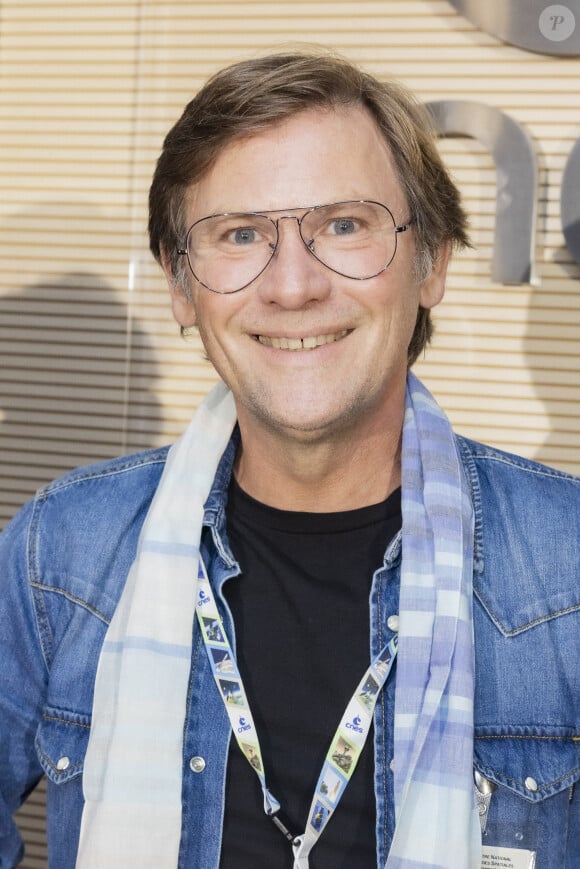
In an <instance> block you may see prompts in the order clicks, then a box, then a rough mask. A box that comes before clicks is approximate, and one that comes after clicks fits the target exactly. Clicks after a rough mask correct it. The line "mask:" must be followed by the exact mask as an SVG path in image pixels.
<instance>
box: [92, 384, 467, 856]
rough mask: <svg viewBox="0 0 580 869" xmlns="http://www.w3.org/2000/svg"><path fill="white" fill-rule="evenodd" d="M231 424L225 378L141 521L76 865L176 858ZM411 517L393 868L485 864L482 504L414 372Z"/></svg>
mask: <svg viewBox="0 0 580 869" xmlns="http://www.w3.org/2000/svg"><path fill="white" fill-rule="evenodd" d="M234 424H235V407H234V402H233V399H232V396H231V394H230V393H229V392H228V390H227V389H226V387H225V386H224V385H223V384H218V386H216V387H215V389H214V390H213V391H212V392H211V393H210V395H209V396H208V397H207V398H206V399H205V401H204V402H203V403H202V405H201V406H200V407H199V409H198V410H197V412H196V413H195V415H194V417H193V420H192V422H191V423H190V426H189V427H188V429H187V431H186V432H185V434H184V435H183V436H182V437H181V438H180V439H179V440H178V441H177V443H176V444H175V445H174V446H173V447H172V448H171V450H170V451H169V455H168V458H167V464H166V467H165V470H164V473H163V476H162V478H161V481H160V483H159V486H158V488H157V491H156V494H155V497H154V499H153V502H152V504H151V507H150V509H149V512H148V514H147V517H146V519H145V522H144V524H143V528H142V530H141V535H140V538H139V544H138V548H137V554H136V557H135V561H134V563H133V565H132V567H131V570H130V572H129V576H128V578H127V582H126V585H125V588H124V590H123V593H122V595H121V599H120V601H119V604H118V606H117V609H116V611H115V614H114V617H113V619H112V621H111V624H110V626H109V629H108V631H107V635H106V637H105V642H104V644H103V648H102V651H101V655H100V658H99V664H98V670H97V677H96V684H95V694H94V701H93V723H92V729H91V735H90V739H89V746H88V750H87V755H86V758H85V766H84V774H83V788H84V795H85V806H84V810H83V817H82V824H81V837H80V844H79V852H78V858H77V867H78V869H102V867H103V866H107V867H112V869H114V867H126V866H139V867H140V869H148V867H151V869H174V867H176V866H177V862H178V853H179V844H180V836H181V785H182V761H183V757H182V748H183V745H182V737H183V723H184V720H185V715H186V697H187V686H188V680H189V672H190V666H191V643H192V627H193V622H194V620H195V596H196V581H195V577H197V573H198V571H197V565H198V561H199V557H200V556H199V541H200V537H201V530H202V524H203V515H204V503H205V501H206V499H207V497H208V495H209V492H210V489H211V486H212V483H213V478H214V474H215V471H216V468H217V465H218V463H219V460H220V458H221V456H222V453H223V451H224V449H225V447H226V445H227V443H228V440H229V438H230V435H231V432H232V429H233V426H234ZM402 514H403V534H402V537H403V544H402V545H403V563H402V572H401V592H400V608H399V617H400V621H399V625H400V627H399V658H398V665H397V668H398V671H397V686H396V700H395V810H396V821H397V822H396V828H395V835H394V839H393V844H392V848H391V852H390V854H389V858H388V860H387V864H386V869H422V867H424V869H429V867H431V869H435V867H437V869H479V866H480V859H481V856H480V850H481V839H480V826H479V821H478V818H477V814H476V810H475V801H474V796H473V774H472V763H473V633H472V619H471V571H472V560H473V558H472V546H473V517H472V509H471V503H470V499H469V494H468V491H467V488H466V484H465V481H464V478H463V474H462V470H461V465H460V463H459V459H458V456H457V452H456V447H455V442H454V438H453V433H452V431H451V427H450V425H449V422H448V420H447V418H446V417H445V415H444V414H443V412H442V411H441V410H440V408H439V407H438V405H437V404H436V402H435V401H434V399H433V398H432V397H431V395H430V394H429V392H428V391H427V390H426V389H425V388H424V387H423V386H422V385H421V383H420V382H419V381H418V380H417V379H416V378H415V377H414V376H413V375H412V374H409V376H408V383H407V397H406V412H405V423H404V428H403V459H402ZM196 629H197V628H196ZM330 737H331V734H329V739H330Z"/></svg>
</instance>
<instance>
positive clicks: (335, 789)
mask: <svg viewBox="0 0 580 869" xmlns="http://www.w3.org/2000/svg"><path fill="white" fill-rule="evenodd" d="M196 612H197V618H198V621H199V624H200V627H201V633H202V636H203V641H204V644H205V648H206V651H207V655H208V658H209V662H210V665H211V669H212V673H213V676H214V679H215V682H216V685H217V687H218V691H219V693H220V696H221V698H222V700H223V702H224V706H225V708H226V711H227V714H228V718H229V720H230V724H231V726H232V730H233V733H234V736H235V737H236V740H237V743H238V745H239V747H240V749H241V751H242V754H244V756H245V757H246V759H247V760H248V762H249V764H250V766H252V768H253V769H254V772H255V773H256V775H257V776H258V779H259V780H260V785H261V787H262V793H263V795H264V812H265V813H266V815H268V817H270V818H271V820H272V821H273V822H274V824H275V825H276V826H277V827H278V829H279V830H280V831H281V832H282V834H283V835H284V836H285V838H286V839H288V841H289V842H290V843H291V845H292V850H293V853H294V869H308V856H309V854H310V851H311V850H312V848H313V847H314V845H315V844H316V842H317V841H318V839H319V837H320V835H321V834H322V831H323V830H324V828H325V827H326V825H327V823H328V821H329V820H330V818H331V817H332V814H333V812H334V810H335V809H336V807H337V805H338V803H339V801H340V799H341V797H342V794H343V793H344V790H345V788H346V786H347V784H348V783H349V781H350V778H351V776H352V774H353V772H354V770H355V767H356V765H357V763H358V760H359V757H360V754H361V752H362V750H363V747H364V744H365V742H366V738H367V736H368V734H369V730H370V727H371V723H372V719H373V711H374V708H375V705H376V702H377V699H378V696H379V694H380V692H381V689H382V687H383V685H384V684H385V682H386V681H387V678H388V675H389V673H390V671H391V667H392V665H393V661H394V659H395V656H396V654H397V637H396V636H395V637H393V638H392V640H391V641H390V642H389V643H387V644H386V645H385V646H383V648H382V649H381V651H380V652H379V654H378V655H377V656H376V658H375V659H374V660H373V661H372V663H371V665H370V667H369V668H368V670H367V671H366V673H365V674H364V676H363V677H362V679H361V680H360V682H359V684H358V685H357V687H356V689H355V692H354V694H353V695H352V697H351V699H350V700H349V702H348V705H347V707H346V709H345V711H344V713H343V716H342V718H341V720H340V724H339V725H338V728H337V731H336V733H335V734H334V737H333V739H332V742H331V743H330V748H329V750H328V753H327V755H326V758H325V761H324V764H323V766H322V770H321V772H320V776H319V777H318V782H317V784H316V788H315V791H314V796H313V798H312V803H311V805H310V809H309V812H308V821H307V824H306V829H305V831H304V833H303V834H302V835H300V836H294V835H293V834H292V833H291V832H290V831H289V830H288V828H287V827H286V825H285V823H284V822H283V820H282V819H281V817H280V814H279V813H280V803H279V802H278V800H277V799H276V797H274V796H273V794H271V793H270V791H269V790H268V787H267V785H266V776H265V772H264V764H263V761H262V753H261V751H260V743H259V740H258V734H257V732H256V728H255V726H254V719H253V718H252V713H251V711H250V704H249V703H248V698H247V696H246V692H245V689H244V686H243V683H242V678H241V676H240V673H239V670H238V666H237V664H236V659H235V657H234V654H233V652H232V649H231V646H230V644H229V641H228V638H227V635H226V632H225V630H224V627H223V624H222V620H221V618H220V615H219V612H218V608H217V606H216V602H215V599H214V596H213V592H212V589H211V586H210V583H209V579H208V577H207V572H206V569H205V565H204V563H203V560H202V559H201V557H200V559H199V570H198V586H197V599H196Z"/></svg>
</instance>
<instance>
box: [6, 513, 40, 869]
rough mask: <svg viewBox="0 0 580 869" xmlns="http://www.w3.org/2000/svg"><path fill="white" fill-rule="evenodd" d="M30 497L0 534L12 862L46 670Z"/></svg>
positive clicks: (32, 766) (18, 854)
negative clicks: (32, 572) (33, 577)
mask: <svg viewBox="0 0 580 869" xmlns="http://www.w3.org/2000/svg"><path fill="white" fill-rule="evenodd" d="M33 513H34V503H33V502H30V503H29V504H28V505H27V506H26V507H24V508H23V509H22V510H21V511H20V512H19V513H18V514H17V515H16V517H15V518H14V519H13V521H12V522H11V523H10V524H9V525H8V526H7V528H6V529H5V530H4V532H3V533H2V534H1V535H0V866H15V865H16V864H17V863H18V862H19V861H20V859H21V858H22V853H23V844H22V840H21V837H20V834H19V832H18V829H17V827H16V825H15V823H14V821H13V814H14V812H15V811H16V810H17V809H18V808H19V806H20V805H21V803H22V802H23V801H24V799H25V798H26V797H27V795H28V794H29V793H30V791H31V790H32V789H33V788H34V786H35V785H36V783H37V782H38V781H39V779H40V778H41V775H42V768H41V766H40V763H39V761H38V758H37V755H36V751H35V747H34V739H35V735H36V730H37V727H38V723H39V720H40V713H41V709H42V706H43V703H44V698H45V695H46V685H47V679H48V671H47V667H46V663H45V659H44V655H43V651H42V647H41V643H40V636H39V629H38V625H39V613H37V611H36V608H35V600H34V588H33V586H32V584H31V582H30V579H29V565H28V560H29V557H28V539H29V535H30V528H31V520H32V516H33Z"/></svg>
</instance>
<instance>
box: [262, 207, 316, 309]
mask: <svg viewBox="0 0 580 869" xmlns="http://www.w3.org/2000/svg"><path fill="white" fill-rule="evenodd" d="M277 226H278V244H277V246H276V251H275V253H274V256H273V257H272V260H271V262H270V265H269V266H268V268H267V269H266V270H265V272H264V273H263V275H262V276H261V277H260V278H259V280H258V285H257V288H256V289H257V292H258V294H259V296H260V298H261V299H262V301H264V302H268V303H270V302H271V303H273V304H277V305H280V306H281V307H284V308H302V307H303V306H304V305H307V304H308V303H309V302H313V301H321V300H322V299H324V298H326V296H328V294H329V293H330V291H331V289H332V276H331V273H330V272H329V270H328V269H326V268H325V267H324V266H323V265H322V263H319V262H318V260H317V259H316V258H315V257H314V256H312V254H311V253H310V252H309V251H308V249H307V247H306V243H305V242H304V241H303V239H302V236H301V234H300V225H299V222H298V218H297V217H295V216H294V215H287V216H284V217H279V218H278V221H277Z"/></svg>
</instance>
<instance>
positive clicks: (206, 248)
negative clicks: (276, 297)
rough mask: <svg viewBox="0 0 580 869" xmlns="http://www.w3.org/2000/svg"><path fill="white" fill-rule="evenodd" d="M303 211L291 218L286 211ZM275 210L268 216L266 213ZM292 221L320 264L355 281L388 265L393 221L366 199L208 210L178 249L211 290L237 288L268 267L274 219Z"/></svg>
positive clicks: (395, 229)
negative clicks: (255, 209)
mask: <svg viewBox="0 0 580 869" xmlns="http://www.w3.org/2000/svg"><path fill="white" fill-rule="evenodd" d="M293 211H304V214H302V216H300V217H297V216H296V215H293V214H291V213H289V212H293ZM276 214H278V215H280V216H279V217H270V216H269V215H276ZM282 220H295V221H296V224H297V226H298V231H299V233H300V238H301V239H302V241H303V243H304V246H305V247H306V249H307V250H308V252H309V253H311V254H312V256H313V257H315V258H316V259H317V260H318V261H319V262H320V263H322V265H324V266H326V268H328V269H330V270H331V271H333V272H335V273H336V274H338V275H342V276H343V277H345V278H351V279H353V280H356V281H364V280H368V279H369V278H374V277H376V276H377V275H379V274H380V273H381V272H383V271H385V269H386V268H388V266H389V265H390V264H391V262H392V261H393V258H394V256H395V253H396V251H397V237H398V235H399V233H401V232H405V231H406V230H407V229H408V228H409V226H410V224H411V221H409V222H408V223H406V224H403V225H401V226H397V224H396V222H395V218H394V217H393V215H392V213H391V212H390V210H389V209H388V208H387V206H386V205H383V204H382V203H380V202H373V201H369V200H363V199H361V200H352V201H347V202H334V203H332V204H331V205H315V206H313V207H306V208H281V209H277V210H275V211H270V212H268V213H265V212H232V213H226V214H212V215H211V216H209V217H202V218H201V220H198V221H196V222H195V223H194V224H193V226H191V227H190V228H189V230H188V232H187V237H186V241H185V245H184V247H183V248H178V251H177V252H178V253H179V254H181V255H183V256H187V260H188V262H189V267H190V269H191V271H192V272H193V275H194V277H195V278H196V279H197V280H198V281H199V283H200V284H203V286H204V287H207V289H208V290H212V291H213V292H214V293H237V292H238V291H239V290H243V289H244V288H245V287H247V286H248V285H249V284H251V283H252V281H255V280H256V278H257V277H259V275H261V274H262V272H263V271H264V270H265V269H266V268H267V267H268V265H269V264H270V262H271V261H272V259H273V257H274V255H275V254H276V251H277V249H278V244H279V241H280V232H279V224H280V221H282Z"/></svg>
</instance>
